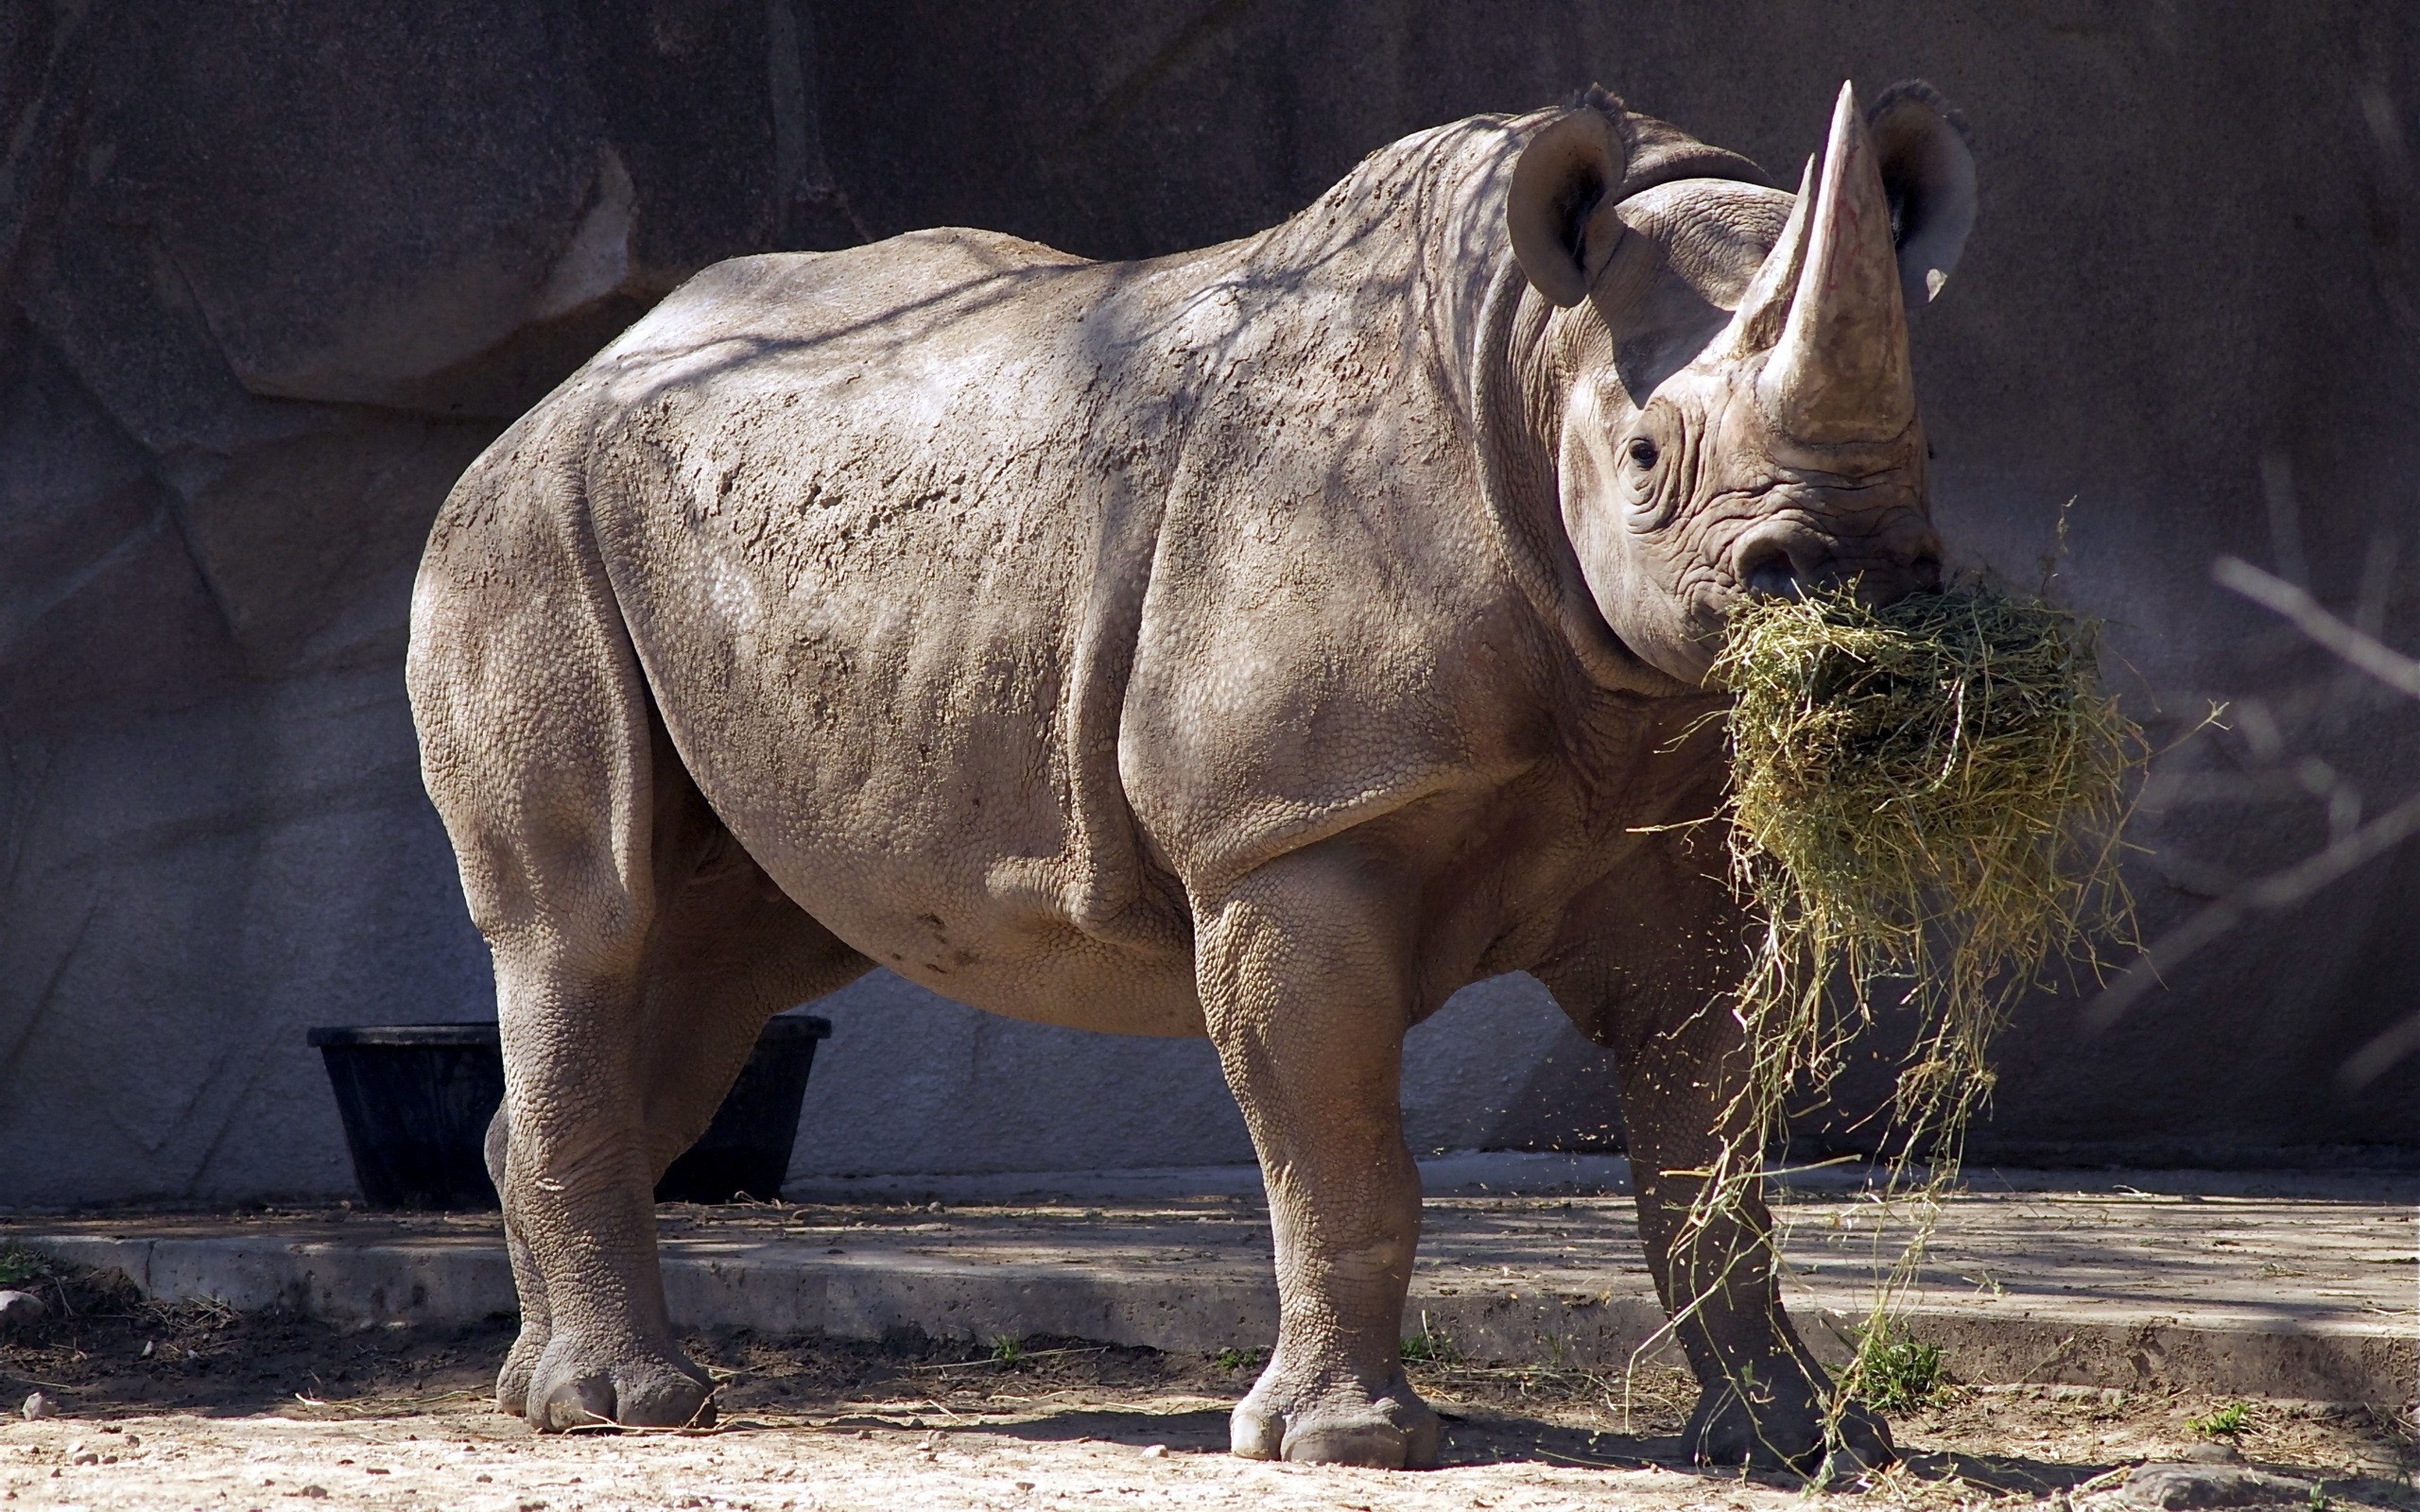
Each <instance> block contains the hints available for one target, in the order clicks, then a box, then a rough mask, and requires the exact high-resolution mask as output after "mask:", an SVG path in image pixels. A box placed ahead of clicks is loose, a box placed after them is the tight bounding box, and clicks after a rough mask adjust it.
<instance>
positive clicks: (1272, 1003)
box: [1195, 852, 1438, 1468]
mask: <svg viewBox="0 0 2420 1512" xmlns="http://www.w3.org/2000/svg"><path fill="white" fill-rule="evenodd" d="M1196 917H1197V919H1198V920H1199V927H1198V932H1197V935H1196V946H1195V949H1196V955H1197V968H1196V969H1197V972H1198V975H1199V980H1200V986H1201V1001H1202V1007H1203V1010H1204V1013H1205V1014H1206V1016H1207V1018H1208V1021H1209V1027H1210V1034H1211V1038H1212V1040H1214V1041H1215V1042H1216V1043H1217V1045H1218V1047H1219V1062H1220V1064H1221V1065H1222V1066H1223V1067H1224V1068H1225V1071H1226V1076H1227V1085H1228V1086H1229V1088H1231V1089H1232V1090H1233V1091H1234V1092H1235V1094H1236V1102H1237V1103H1238V1104H1239V1105H1241V1107H1242V1108H1243V1114H1244V1122H1245V1124H1246V1125H1249V1126H1250V1128H1251V1130H1252V1137H1253V1147H1254V1148H1255V1149H1256V1150H1257V1151H1258V1152H1259V1155H1260V1168H1261V1172H1262V1175H1263V1176H1264V1177H1265V1178H1266V1180H1267V1182H1268V1185H1269V1217H1270V1227H1271V1229H1272V1230H1273V1233H1274V1237H1275V1240H1276V1248H1277V1297H1278V1332H1277V1348H1276V1350H1275V1351H1274V1352H1273V1353H1272V1354H1271V1356H1270V1361H1269V1367H1268V1368H1267V1369H1266V1370H1265V1371H1263V1372H1262V1373H1261V1377H1260V1380H1259V1381H1258V1383H1255V1384H1254V1385H1253V1389H1252V1392H1251V1394H1250V1395H1249V1396H1247V1397H1246V1398H1245V1399H1244V1400H1243V1401H1242V1403H1241V1404H1239V1405H1238V1406H1237V1407H1236V1412H1235V1417H1234V1421H1233V1425H1232V1433H1233V1440H1232V1442H1233V1445H1234V1449H1235V1452H1236V1453H1238V1454H1241V1455H1244V1456H1246V1457H1248V1458H1253V1459H1276V1458H1279V1457H1281V1456H1282V1457H1283V1458H1286V1459H1289V1460H1310V1461H1321V1462H1325V1463H1330V1464H1342V1465H1374V1466H1382V1467H1390V1468H1394V1467H1411V1468H1421V1467H1426V1466H1429V1465H1433V1464H1435V1463H1436V1460H1437V1435H1438V1421H1437V1415H1436V1414H1435V1413H1434V1412H1432V1411H1430V1410H1429V1408H1428V1405H1427V1404H1426V1402H1424V1401H1422V1400H1420V1398H1419V1396H1418V1395H1417V1394H1415V1393H1414V1392H1413V1391H1412V1389H1411V1386H1410V1383H1409V1382H1407V1381H1406V1380H1405V1379H1404V1373H1403V1361H1402V1358H1401V1341H1402V1332H1403V1305H1404V1292H1405V1290H1406V1288H1407V1287H1408V1286H1409V1284H1410V1280H1411V1261H1412V1251H1413V1249H1414V1247H1415V1246H1416V1245H1417V1244H1418V1242H1419V1238H1420V1173H1419V1170H1418V1168H1417V1167H1415V1166H1414V1165H1413V1164H1412V1160H1411V1152H1410V1151H1409V1150H1408V1149H1406V1148H1405V1147H1404V1143H1403V1128H1402V1113H1401V1108H1400V1107H1399V1104H1398V1097H1399V1083H1400V1080H1401V1074H1402V1059H1403V1036H1404V1030H1405V1028H1406V1027H1407V1025H1408V1022H1409V997H1408V988H1407V984H1408V977H1409V971H1408V963H1407V955H1408V954H1409V952H1408V948H1407V944H1406V941H1405V939H1404V932H1403V930H1402V928H1401V926H1400V925H1399V924H1398V923H1397V922H1396V921H1395V920H1394V919H1392V917H1391V915H1390V913H1389V911H1388V910H1387V909H1385V908H1384V907H1382V906H1378V905H1376V904H1375V902H1374V900H1373V898H1372V897H1371V896H1370V887H1369V881H1368V879H1367V878H1366V877H1363V876H1359V875H1357V872H1356V868H1355V867H1354V865H1353V863H1352V861H1351V860H1350V858H1346V857H1340V856H1336V855H1332V854H1322V853H1316V852H1314V853H1306V854H1304V855H1298V856H1293V857H1288V858H1286V859H1283V860H1281V861H1278V862H1276V863H1272V864H1271V865H1269V866H1266V867H1263V868H1260V869H1259V870H1258V871H1255V872H1254V873H1253V874H1252V875H1251V876H1249V877H1247V878H1246V879H1244V881H1243V882H1241V883H1240V884H1238V885H1236V886H1235V887H1234V888H1232V889H1231V890H1229V891H1228V892H1226V893H1225V894H1224V895H1223V896H1221V897H1219V898H1217V899H1212V900H1201V901H1198V902H1197V914H1196Z"/></svg>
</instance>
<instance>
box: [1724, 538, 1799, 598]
mask: <svg viewBox="0 0 2420 1512" xmlns="http://www.w3.org/2000/svg"><path fill="white" fill-rule="evenodd" d="M1739 582H1740V584H1741V586H1743V587H1744V588H1746V589H1747V590H1748V592H1750V593H1760V594H1763V595H1764V596H1766V597H1768V598H1796V597H1798V596H1799V595H1800V593H1801V592H1802V589H1801V585H1800V583H1799V581H1798V569H1797V567H1796V566H1794V565H1792V564H1791V562H1790V559H1789V552H1787V551H1784V550H1783V549H1782V548H1781V547H1779V546H1777V545H1773V546H1764V547H1760V548H1758V549H1756V550H1755V551H1752V552H1750V553H1749V554H1748V555H1747V556H1745V557H1744V558H1741V559H1740V563H1739Z"/></svg>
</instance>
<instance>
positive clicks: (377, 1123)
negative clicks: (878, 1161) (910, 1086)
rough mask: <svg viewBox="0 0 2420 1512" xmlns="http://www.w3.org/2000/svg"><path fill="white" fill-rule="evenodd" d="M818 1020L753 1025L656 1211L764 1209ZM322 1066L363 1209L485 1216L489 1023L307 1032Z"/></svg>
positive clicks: (496, 1071)
mask: <svg viewBox="0 0 2420 1512" xmlns="http://www.w3.org/2000/svg"><path fill="white" fill-rule="evenodd" d="M831 1033H832V1024H831V1022H830V1021H828V1020H825V1019H821V1018H818V1017H816V1016H814V1015H812V1014H805V1013H786V1014H783V1015H781V1016H780V1017H778V1018H776V1019H774V1020H773V1021H772V1022H769V1023H768V1024H767V1025H766V1026H765V1032H764V1034H763V1035H762V1036H760V1037H759V1038H758V1039H757V1041H756V1050H755V1053H754V1054H752V1055H751V1056H750V1057H748V1064H747V1065H746V1066H745V1067H744V1068H742V1070H741V1071H740V1073H739V1079H738V1081H737V1082H735V1083H734V1084H733V1086H732V1089H731V1092H730V1094H729V1095H728V1096H726V1097H724V1098H723V1102H722V1107H721V1108H718V1109H717V1110H716V1113H715V1121H714V1123H713V1125H711V1126H709V1127H708V1128H707V1130H706V1132H705V1134H704V1135H703V1136H702V1137H700V1139H699V1141H698V1143H696V1144H694V1145H692V1146H691V1147H690V1149H689V1152H688V1153H687V1154H685V1155H683V1156H682V1157H681V1159H679V1160H675V1161H673V1162H672V1168H671V1169H670V1170H668V1171H666V1172H665V1173H664V1179H663V1180H662V1181H660V1182H658V1183H656V1188H655V1195H656V1200H658V1201H660V1202H729V1201H732V1200H733V1199H735V1198H737V1199H741V1200H748V1199H754V1200H759V1201H768V1202H769V1201H772V1200H774V1199H776V1198H778V1197H779V1196H780V1195H781V1186H782V1176H783V1173H784V1172H785V1171H787V1169H788V1167H789V1160H790V1146H791V1144H792V1143H795V1142H796V1140H797V1138H798V1110H799V1104H800V1102H801V1101H802V1100H803V1099H804V1097H805V1095H806V1077H807V1073H808V1072H809V1071H810V1070H812V1069H813V1067H814V1065H815V1045H816V1041H817V1040H824V1039H828V1038H829V1037H830V1036H831ZM308 1039H309V1041H310V1043H311V1044H313V1045H315V1046H317V1047H318V1048H319V1051H320V1057H321V1058H322V1059H323V1060H325V1061H326V1063H327V1068H328V1084H329V1086H330V1087H331V1088H333V1089H334V1090H335V1091H336V1097H337V1114H338V1115H339V1116H340V1117H341V1118H342V1119H343V1120H344V1141H345V1144H346V1146H347V1147H348V1148H349V1149H351V1151H352V1152H353V1173H354V1177H355V1178H356V1179H357V1180H358V1181H359V1182H360V1183H361V1194H362V1196H363V1197H364V1198H365V1199H367V1200H368V1202H369V1204H370V1206H371V1207H372V1208H416V1209H475V1208H493V1207H494V1206H496V1196H495V1188H494V1187H493V1185H492V1184H491V1183H490V1182H489V1180H488V1167H487V1152H486V1142H487V1132H488V1123H489V1121H490V1120H491V1119H493V1118H494V1117H495V1109H496V1105H497V1104H499V1103H501V1102H503V1101H504V1053H503V1049H502V1045H501V1042H500V1041H499V1040H498V1038H497V1033H496V1026H495V1025H494V1024H493V1023H391V1024H374V1025H365V1026H362V1027H358V1028H331V1029H313V1030H311V1031H310V1033H309V1035H308Z"/></svg>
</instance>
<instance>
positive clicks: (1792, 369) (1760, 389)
mask: <svg viewBox="0 0 2420 1512" xmlns="http://www.w3.org/2000/svg"><path fill="white" fill-rule="evenodd" d="M1800 203H1801V206H1802V207H1804V205H1805V200H1804V199H1803V198H1802V199H1801V201H1800ZM1756 395H1757V398H1758V400H1759V401H1760V402H1761V403H1762V405H1763V407H1764V410H1765V414H1766V417H1767V419H1768V420H1770V421H1772V424H1773V425H1774V427H1775V428H1776V429H1778V430H1779V431H1781V432H1782V433H1783V434H1784V435H1787V436H1790V437H1793V438H1797V439H1799V440H1802V441H1806V442H1810V443H1813V444H1816V445H1838V444H1841V443H1842V442H1848V441H1878V440H1888V439H1890V438H1893V437H1895V436H1898V435H1900V434H1901V433H1903V432H1905V431H1906V430H1907V428H1908V426H1909V425H1910V423H1912V422H1913V421H1914V420H1915V415H1916V388H1915V381H1914V377H1913V375H1912V373H1911V372H1910V370H1909V365H1908V316H1907V310H1906V308H1905V306H1904V305H1903V304H1902V302H1901V300H1900V293H1899V261H1898V256H1897V251H1896V249H1895V248H1894V247H1893V244H1892V234H1891V205H1890V200H1889V198H1887V197H1886V196H1885V194H1884V193H1883V188H1882V176H1881V173H1880V171H1879V168H1878V167H1877V165H1876V155H1875V150H1874V140H1873V138H1872V136H1871V135H1870V134H1869V133H1868V132H1867V130H1866V126H1865V122H1864V121H1863V120H1862V119H1861V118H1860V117H1859V116H1858V109H1857V91H1856V89H1855V87H1854V86H1852V85H1846V84H1844V85H1842V86H1841V97H1840V103H1839V105H1838V107H1837V108H1836V109H1835V110H1834V111H1833V112H1832V131H1831V138H1830V140H1829V141H1828V142H1827V143H1826V144H1825V145H1824V171H1823V176H1822V180H1821V181H1820V182H1819V183H1818V184H1817V186H1816V191H1815V204H1814V207H1813V209H1812V210H1809V211H1806V258H1805V264H1804V266H1801V267H1800V268H1799V269H1798V282H1797V287H1796V289H1795V291H1794V293H1793V296H1792V298H1791V301H1790V306H1789V320H1788V322H1787V323H1786V324H1784V326H1783V327H1782V332H1781V336H1780V339H1779V340H1778V341H1776V342H1775V343H1774V346H1773V349H1772V355H1771V356H1770V357H1769V358H1768V359H1767V360H1766V363H1765V369H1764V371H1763V373H1761V374H1760V375H1759V376H1758V377H1757V380H1756Z"/></svg>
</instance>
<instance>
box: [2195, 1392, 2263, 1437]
mask: <svg viewBox="0 0 2420 1512" xmlns="http://www.w3.org/2000/svg"><path fill="white" fill-rule="evenodd" d="M2185 1426H2186V1427H2187V1428H2190V1429H2192V1430H2193V1431H2194V1432H2195V1433H2197V1434H2200V1435H2202V1436H2203V1437H2204V1438H2233V1437H2235V1436H2237V1435H2239V1434H2241V1433H2243V1432H2244V1431H2245V1430H2246V1429H2248V1428H2250V1427H2251V1426H2252V1409H2251V1408H2250V1407H2249V1406H2247V1405H2245V1404H2244V1403H2242V1402H2240V1401H2231V1402H2228V1403H2227V1404H2226V1405H2225V1406H2223V1407H2221V1408H2220V1409H2218V1410H2217V1411H2216V1412H2213V1413H2212V1414H2210V1416H2208V1417H2196V1418H2193V1419H2192V1420H2190V1421H2189V1422H2187V1424H2186V1425H2185Z"/></svg>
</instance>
